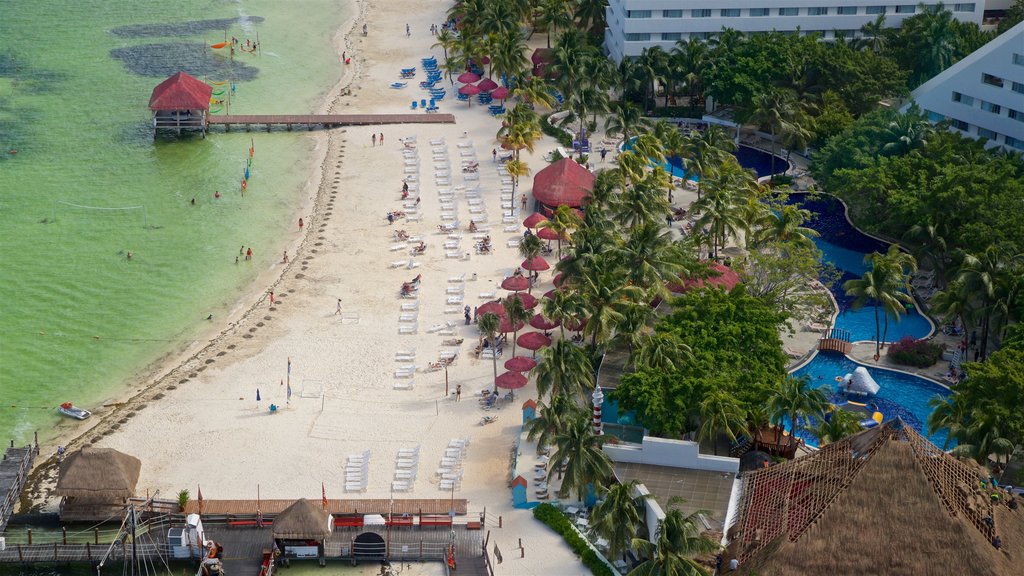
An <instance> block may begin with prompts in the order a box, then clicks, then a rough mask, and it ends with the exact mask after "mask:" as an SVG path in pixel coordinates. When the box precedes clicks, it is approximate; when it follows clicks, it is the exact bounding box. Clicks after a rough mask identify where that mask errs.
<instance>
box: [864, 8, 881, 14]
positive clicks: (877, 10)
mask: <svg viewBox="0 0 1024 576" xmlns="http://www.w3.org/2000/svg"><path fill="white" fill-rule="evenodd" d="M864 13H865V14H885V6H868V7H867V10H865V11H864Z"/></svg>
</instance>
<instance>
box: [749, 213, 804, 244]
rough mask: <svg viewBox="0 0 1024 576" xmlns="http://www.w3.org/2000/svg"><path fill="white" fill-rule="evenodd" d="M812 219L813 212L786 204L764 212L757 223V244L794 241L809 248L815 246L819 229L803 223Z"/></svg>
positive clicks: (755, 239)
mask: <svg viewBox="0 0 1024 576" xmlns="http://www.w3.org/2000/svg"><path fill="white" fill-rule="evenodd" d="M810 219H811V212H810V211H809V210H804V209H802V208H798V207H797V206H793V205H792V204H786V205H783V206H780V207H778V208H776V209H774V210H768V211H765V212H764V215H763V217H762V218H761V219H760V220H759V221H758V223H757V233H756V234H755V235H754V238H753V240H754V244H755V245H764V244H766V243H768V242H794V243H796V244H801V245H803V246H805V247H807V248H813V247H814V240H813V238H817V237H818V236H819V234H818V231H817V230H815V229H813V228H808V227H806V226H804V225H803V224H804V223H805V222H807V221H808V220H810Z"/></svg>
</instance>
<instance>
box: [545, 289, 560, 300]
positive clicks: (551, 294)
mask: <svg viewBox="0 0 1024 576" xmlns="http://www.w3.org/2000/svg"><path fill="white" fill-rule="evenodd" d="M555 292H558V289H557V288H555V289H554V290H548V291H547V292H545V293H544V297H545V298H547V299H549V300H554V299H555Z"/></svg>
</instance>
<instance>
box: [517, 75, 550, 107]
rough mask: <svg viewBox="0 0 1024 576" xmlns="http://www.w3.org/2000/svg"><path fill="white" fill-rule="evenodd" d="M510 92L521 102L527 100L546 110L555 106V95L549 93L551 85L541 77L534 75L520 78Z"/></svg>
mask: <svg viewBox="0 0 1024 576" xmlns="http://www.w3.org/2000/svg"><path fill="white" fill-rule="evenodd" d="M511 94H512V95H513V96H515V97H517V98H519V99H520V100H522V101H523V102H529V103H530V104H533V105H535V106H540V107H542V108H546V109H548V110H550V109H551V108H553V107H554V106H555V97H554V96H552V95H551V87H550V86H549V85H548V83H547V82H545V81H544V79H543V78H538V77H536V76H530V77H529V78H525V79H524V78H520V79H519V80H518V81H517V82H516V85H515V87H513V88H512V90H511Z"/></svg>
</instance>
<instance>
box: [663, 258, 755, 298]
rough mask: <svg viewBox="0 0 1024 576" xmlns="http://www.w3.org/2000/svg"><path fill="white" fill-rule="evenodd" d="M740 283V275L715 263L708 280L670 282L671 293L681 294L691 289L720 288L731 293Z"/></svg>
mask: <svg viewBox="0 0 1024 576" xmlns="http://www.w3.org/2000/svg"><path fill="white" fill-rule="evenodd" d="M739 283H740V275H739V274H737V273H736V272H735V271H734V270H733V269H731V268H729V267H728V266H726V265H724V264H719V263H717V262H716V263H714V264H712V265H711V275H710V276H709V277H708V278H701V279H697V280H691V279H686V280H681V281H680V282H669V283H668V289H669V291H670V292H674V293H677V294H678V293H681V292H686V291H687V290H689V289H691V288H695V287H696V288H706V287H718V288H722V289H723V290H726V291H729V290H732V289H733V288H735V287H736V285H737V284H739Z"/></svg>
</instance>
